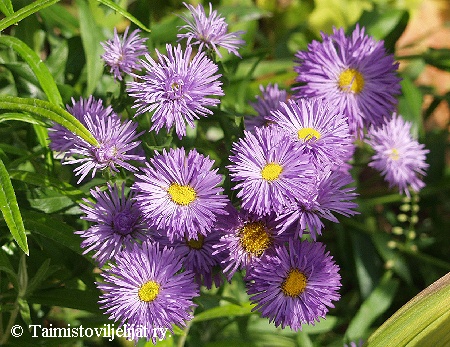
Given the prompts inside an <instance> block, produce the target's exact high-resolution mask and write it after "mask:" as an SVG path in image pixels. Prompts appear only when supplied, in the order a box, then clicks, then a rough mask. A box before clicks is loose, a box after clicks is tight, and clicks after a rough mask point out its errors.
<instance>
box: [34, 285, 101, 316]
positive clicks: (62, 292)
mask: <svg viewBox="0 0 450 347" xmlns="http://www.w3.org/2000/svg"><path fill="white" fill-rule="evenodd" d="M98 298H99V293H98V292H95V291H90V290H78V289H69V288H64V287H62V288H55V289H46V290H45V291H44V290H42V291H36V292H34V293H33V294H32V295H30V296H29V297H28V298H27V300H28V302H29V303H33V304H41V305H48V306H60V307H69V308H74V309H77V310H83V311H88V312H93V313H97V314H98V313H99V312H100V310H99V306H98V303H97V301H98Z"/></svg>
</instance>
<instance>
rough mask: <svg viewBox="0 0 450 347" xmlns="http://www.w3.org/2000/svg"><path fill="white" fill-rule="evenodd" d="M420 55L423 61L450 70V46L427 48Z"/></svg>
mask: <svg viewBox="0 0 450 347" xmlns="http://www.w3.org/2000/svg"><path fill="white" fill-rule="evenodd" d="M422 56H423V59H424V60H425V63H427V64H429V65H433V66H435V67H437V68H438V69H441V70H445V71H450V48H439V49H436V48H429V49H428V50H427V51H426V52H425V53H423V54H422Z"/></svg>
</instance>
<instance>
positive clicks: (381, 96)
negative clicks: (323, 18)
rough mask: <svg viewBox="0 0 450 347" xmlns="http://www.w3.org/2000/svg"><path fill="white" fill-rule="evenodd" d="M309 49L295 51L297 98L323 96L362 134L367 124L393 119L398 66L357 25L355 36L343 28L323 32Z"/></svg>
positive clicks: (397, 87) (397, 91)
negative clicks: (330, 32)
mask: <svg viewBox="0 0 450 347" xmlns="http://www.w3.org/2000/svg"><path fill="white" fill-rule="evenodd" d="M322 41H323V42H321V43H320V42H318V41H313V42H312V43H310V44H309V45H308V50H307V51H299V52H297V54H296V55H295V56H296V62H297V63H298V64H299V65H298V66H295V67H294V70H295V71H296V72H298V76H297V78H296V80H297V82H300V83H302V85H301V86H299V87H296V88H294V90H296V91H297V94H296V96H297V97H302V98H303V97H306V98H308V97H319V98H322V99H324V100H325V101H326V102H327V103H329V104H331V105H333V107H337V108H338V109H339V110H340V111H341V112H343V113H344V115H346V116H347V117H348V123H349V126H350V131H351V132H352V133H353V134H355V135H360V133H361V131H362V129H363V127H364V126H366V127H368V126H369V125H371V124H374V125H380V124H381V123H382V122H383V117H385V116H389V115H391V114H392V112H393V111H394V109H395V106H396V104H397V99H396V97H395V96H396V95H398V94H400V89H401V88H400V83H399V82H400V78H399V77H397V75H396V70H397V68H398V63H396V62H395V61H394V57H393V55H391V54H387V52H386V49H385V48H384V43H383V41H376V40H375V39H374V38H372V37H371V36H368V35H366V34H365V33H364V28H362V29H360V28H359V26H358V25H357V26H356V28H355V30H354V31H353V33H352V34H351V36H349V37H346V36H345V33H344V29H342V28H341V29H334V30H333V34H332V35H326V34H322Z"/></svg>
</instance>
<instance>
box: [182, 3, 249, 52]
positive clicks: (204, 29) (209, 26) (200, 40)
mask: <svg viewBox="0 0 450 347" xmlns="http://www.w3.org/2000/svg"><path fill="white" fill-rule="evenodd" d="M183 4H184V5H185V6H186V7H187V8H188V9H189V11H190V12H191V14H192V18H188V17H186V16H180V17H181V18H182V19H183V20H184V21H185V22H186V23H187V24H186V25H183V26H182V27H180V29H186V30H187V31H188V32H187V33H184V34H183V33H181V34H178V35H177V37H178V39H179V40H181V39H183V38H187V45H189V44H193V45H199V48H198V49H199V51H201V50H202V49H203V47H206V48H207V49H208V50H214V51H215V52H216V53H217V55H218V56H219V57H220V58H222V55H221V54H220V52H219V47H223V48H225V49H226V50H227V51H228V52H229V53H233V54H234V55H236V56H238V57H240V55H239V53H238V49H239V47H240V46H243V45H244V44H245V41H244V40H242V39H241V38H240V36H241V35H242V34H244V33H245V32H244V31H236V32H230V33H229V32H228V24H227V23H226V22H225V18H223V17H222V16H221V15H220V14H218V13H217V11H216V10H214V11H213V10H212V5H211V3H209V16H206V13H205V9H204V8H203V6H202V5H201V4H199V5H198V6H197V8H195V7H194V6H192V5H189V4H186V3H184V2H183Z"/></svg>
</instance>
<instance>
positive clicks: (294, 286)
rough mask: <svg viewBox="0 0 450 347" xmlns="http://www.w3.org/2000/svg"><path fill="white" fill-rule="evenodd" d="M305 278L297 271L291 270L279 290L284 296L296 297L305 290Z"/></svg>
mask: <svg viewBox="0 0 450 347" xmlns="http://www.w3.org/2000/svg"><path fill="white" fill-rule="evenodd" d="M306 283H307V281H306V276H305V274H304V273H303V272H301V271H299V270H297V269H291V271H289V274H288V276H287V278H286V279H285V280H284V281H283V283H282V284H281V290H282V291H283V294H284V295H286V296H291V297H296V296H299V295H300V294H301V293H303V292H304V291H305V289H306Z"/></svg>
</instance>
